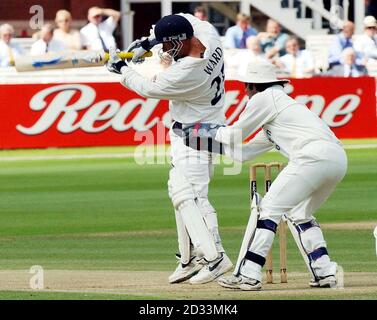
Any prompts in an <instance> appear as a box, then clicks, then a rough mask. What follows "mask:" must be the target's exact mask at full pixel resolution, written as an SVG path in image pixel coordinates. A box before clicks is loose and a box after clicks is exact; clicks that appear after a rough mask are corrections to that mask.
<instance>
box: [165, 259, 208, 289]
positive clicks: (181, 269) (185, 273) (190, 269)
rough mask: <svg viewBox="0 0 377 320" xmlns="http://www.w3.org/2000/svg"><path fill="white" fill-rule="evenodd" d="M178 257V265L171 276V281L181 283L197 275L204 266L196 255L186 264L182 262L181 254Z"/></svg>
mask: <svg viewBox="0 0 377 320" xmlns="http://www.w3.org/2000/svg"><path fill="white" fill-rule="evenodd" d="M177 258H178V266H177V268H176V269H175V271H174V272H173V273H172V274H171V275H170V276H169V282H170V283H180V282H183V281H186V280H188V279H190V278H191V277H192V276H194V275H196V274H197V273H198V272H199V271H200V270H201V269H202V268H203V264H200V263H198V261H197V257H196V256H193V257H192V258H191V259H190V261H189V262H188V263H186V264H182V263H181V260H180V258H179V256H177Z"/></svg>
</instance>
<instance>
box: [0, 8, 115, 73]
mask: <svg viewBox="0 0 377 320" xmlns="http://www.w3.org/2000/svg"><path fill="white" fill-rule="evenodd" d="M104 17H105V18H104ZM87 18H88V23H87V24H86V25H85V26H84V27H82V28H81V29H80V30H75V29H73V28H72V15H71V13H70V12H69V11H67V10H59V11H58V12H56V17H55V24H56V27H55V26H54V25H53V24H50V23H47V24H45V25H43V26H42V28H41V30H40V31H38V32H36V33H35V34H34V35H33V39H34V40H35V42H34V43H33V44H32V46H31V49H30V52H24V50H22V48H21V47H20V46H18V45H17V44H16V43H14V41H12V38H13V36H14V28H13V27H12V26H11V25H10V24H2V25H1V26H0V66H1V67H7V66H12V65H14V59H15V58H16V57H18V56H20V55H23V54H30V55H40V54H44V53H48V52H60V51H64V50H81V49H88V50H105V51H108V49H109V48H110V47H111V46H116V43H115V38H114V36H113V32H114V31H115V29H116V27H117V25H118V22H119V19H120V12H119V11H116V10H113V9H104V8H99V7H92V8H90V9H89V10H88V16H87Z"/></svg>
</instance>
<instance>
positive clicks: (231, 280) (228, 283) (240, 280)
mask: <svg viewBox="0 0 377 320" xmlns="http://www.w3.org/2000/svg"><path fill="white" fill-rule="evenodd" d="M217 283H218V284H219V285H220V286H222V287H224V288H229V289H240V290H243V291H257V290H260V289H261V288H262V283H261V282H260V281H258V280H255V279H252V278H248V277H245V276H243V275H239V276H235V275H233V274H232V275H230V276H227V277H221V278H220V279H219V280H218V281H217Z"/></svg>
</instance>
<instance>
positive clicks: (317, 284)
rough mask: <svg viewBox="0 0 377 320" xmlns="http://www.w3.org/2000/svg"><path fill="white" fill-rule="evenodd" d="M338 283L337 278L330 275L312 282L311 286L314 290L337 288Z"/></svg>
mask: <svg viewBox="0 0 377 320" xmlns="http://www.w3.org/2000/svg"><path fill="white" fill-rule="evenodd" d="M337 283H338V281H337V279H336V276H334V275H329V276H327V277H323V278H320V279H315V280H311V281H310V283H309V285H310V286H311V287H312V288H335V287H336V286H337Z"/></svg>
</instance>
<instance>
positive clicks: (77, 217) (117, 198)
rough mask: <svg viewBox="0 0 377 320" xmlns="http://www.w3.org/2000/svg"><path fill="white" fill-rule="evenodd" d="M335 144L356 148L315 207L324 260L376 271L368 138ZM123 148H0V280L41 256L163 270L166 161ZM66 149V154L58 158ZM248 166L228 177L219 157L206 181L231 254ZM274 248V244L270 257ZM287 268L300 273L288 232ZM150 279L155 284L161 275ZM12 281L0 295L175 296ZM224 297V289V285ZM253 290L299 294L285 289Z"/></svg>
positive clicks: (375, 188) (241, 221) (59, 262)
mask: <svg viewBox="0 0 377 320" xmlns="http://www.w3.org/2000/svg"><path fill="white" fill-rule="evenodd" d="M345 144H346V145H349V146H354V145H364V147H365V148H361V149H347V155H348V159H349V169H348V173H347V176H346V177H345V179H344V180H343V181H342V182H341V183H340V185H339V186H338V187H337V189H336V191H335V192H334V193H333V195H332V197H331V198H330V199H329V200H328V201H327V202H326V203H325V204H324V205H323V207H322V208H320V210H319V211H318V212H317V218H318V220H319V222H320V223H321V224H324V226H325V228H324V233H325V237H326V239H327V242H328V247H329V251H330V253H331V255H332V257H333V259H334V260H336V261H337V262H338V263H339V264H340V265H341V266H342V267H343V269H344V271H345V272H346V273H372V272H373V273H375V274H374V276H375V277H376V275H377V273H376V272H377V257H376V253H375V247H374V238H373V235H372V231H371V230H372V229H371V226H372V225H377V222H376V221H377V147H376V146H375V145H376V144H377V139H369V140H349V141H345ZM373 145H374V146H373ZM132 152H133V148H82V149H49V150H20V151H0V279H1V271H7V270H8V271H10V270H13V271H15V272H16V273H17V272H25V274H27V270H28V269H29V268H30V267H31V266H32V265H41V266H43V268H44V269H45V270H46V271H48V270H65V271H69V270H71V271H75V270H87V271H88V272H89V271H93V272H95V271H99V270H100V271H104V272H105V271H109V272H117V271H119V272H146V273H148V272H162V274H164V275H165V273H166V274H168V272H169V271H172V270H173V269H174V268H175V258H174V253H175V252H176V250H177V249H176V234H175V221H174V214H173V211H172V207H171V204H170V201H169V199H168V195H167V187H166V181H167V177H168V171H169V165H168V164H153V165H138V164H136V163H135V161H134V159H133V158H132V157H129V158H127V157H121V156H122V154H128V153H129V154H132ZM69 155H70V156H72V157H71V158H69V157H68V158H64V156H69ZM98 155H99V157H98V158H97V157H96V156H98ZM112 155H114V157H112ZM76 156H77V157H76ZM80 156H82V157H80ZM86 156H88V158H85V157H86ZM59 157H60V158H59ZM256 161H258V162H259V161H284V159H283V158H282V157H281V156H280V155H279V154H277V153H268V154H266V155H264V156H262V157H259V158H257V159H256ZM248 165H249V164H244V166H243V170H242V173H241V174H239V175H234V176H224V175H223V168H224V165H219V166H217V168H216V170H215V176H214V178H213V180H212V182H211V186H210V200H211V201H212V203H213V205H214V206H215V208H216V209H217V211H218V217H219V225H220V231H221V235H222V238H223V243H224V247H225V248H226V250H227V252H228V254H229V256H230V257H231V259H232V260H233V261H235V259H236V256H237V254H238V249H239V246H240V242H241V239H242V236H243V234H242V233H243V229H244V227H245V225H246V223H247V220H248V215H249V202H248V170H247V167H248ZM225 166H226V165H225ZM260 178H261V177H260ZM260 181H261V182H262V180H260ZM374 222H376V223H375V224H374ZM339 223H352V224H354V227H352V225H349V226H351V227H347V224H345V226H346V227H344V228H342V227H341V226H338V227H336V226H337V225H336V224H339ZM326 226H328V227H326ZM331 226H332V227H331ZM276 242H277V241H276ZM276 245H277V243H276ZM277 257H278V250H275V261H276V260H277ZM288 272H289V273H292V274H295V273H297V274H301V273H305V266H304V264H303V262H302V258H301V257H300V255H299V253H298V250H297V248H296V247H295V244H294V242H293V240H292V238H291V237H290V236H289V237H288ZM47 274H48V273H47ZM91 274H93V273H91ZM148 274H149V273H148ZM47 280H48V279H47ZM47 280H46V281H47ZM57 281H58V280H57ZM160 281H161V282H164V284H165V283H166V278H162V279H160ZM291 282H294V280H292V281H291ZM15 283H17V284H15V287H14V288H13V287H11V286H10V287H6V288H4V286H2V285H1V283H0V299H142V298H144V297H146V298H148V299H152V298H153V299H159V298H175V297H179V295H173V294H172V293H169V292H154V291H153V290H152V291H151V292H149V291H148V288H146V289H145V291H143V292H145V295H143V294H142V293H140V291H137V290H136V291H134V292H133V291H127V292H123V293H122V292H121V291H122V287H119V288H118V289H119V290H118V291H116V290H115V291H114V292H108V291H107V292H106V290H105V291H101V290H100V289H101V286H99V288H98V292H91V291H90V290H88V292H81V291H85V288H86V287H85V286H84V287H83V288H82V289H80V290H79V289H77V292H74V291H75V290H73V289H72V292H71V291H69V290H66V289H67V288H68V289H69V282H68V284H67V288H65V290H62V291H61V292H53V291H54V290H53V286H51V288H50V289H51V290H50V291H48V290H47V291H45V292H27V291H22V290H23V289H22V290H21V289H20V290H18V288H19V287H18V285H19V283H18V282H17V281H16V280H15ZM25 286H26V284H25ZM365 286H366V285H365ZM105 287H106V286H105ZM355 287H357V284H355ZM366 287H367V286H366ZM177 288H179V287H177ZM185 288H186V287H184V286H183V287H182V290H186V289H185ZM25 290H26V289H25ZM57 291H59V290H57ZM228 292H229V291H228ZM188 297H190V296H188ZM202 297H204V298H208V296H206V294H205V293H203V295H199V296H197V298H202ZM226 297H227V298H232V296H231V295H230V294H229V297H228V296H226ZM261 297H262V298H276V299H280V298H284V297H291V298H297V299H300V298H303V296H300V294H296V293H295V292H293V291H292V292H291V293H290V294H286V293H282V294H281V295H280V296H279V294H274V295H271V296H265V295H263V296H259V298H261ZM182 298H184V296H183V297H182ZM236 298H248V297H247V296H245V297H244V296H242V297H239V296H237V295H236ZM257 298H258V297H257ZM305 298H307V299H313V298H324V299H329V298H339V299H341V298H358V299H359V298H365V299H366V298H368V299H377V288H376V287H375V288H374V290H367V291H366V292H364V291H363V290H355V291H352V292H351V291H350V292H349V293H348V291H344V292H343V293H342V294H338V295H332V294H331V292H329V293H328V294H326V293H323V292H322V291H317V292H316V291H313V292H312V293H311V294H308V295H306V296H305Z"/></svg>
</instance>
